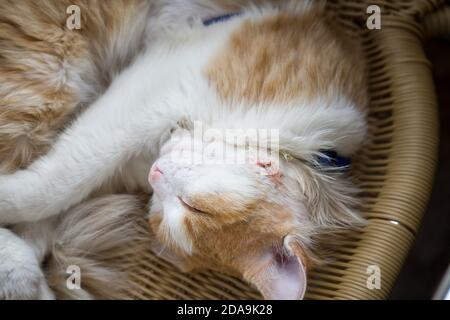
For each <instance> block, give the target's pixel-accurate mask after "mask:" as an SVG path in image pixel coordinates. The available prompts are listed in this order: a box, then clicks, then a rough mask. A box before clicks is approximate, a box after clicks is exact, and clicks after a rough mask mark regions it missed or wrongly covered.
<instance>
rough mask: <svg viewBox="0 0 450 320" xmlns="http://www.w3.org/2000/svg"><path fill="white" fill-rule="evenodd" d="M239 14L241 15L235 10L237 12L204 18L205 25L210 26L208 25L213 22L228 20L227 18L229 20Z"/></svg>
mask: <svg viewBox="0 0 450 320" xmlns="http://www.w3.org/2000/svg"><path fill="white" fill-rule="evenodd" d="M238 15H240V13H237V12H235V13H227V14H224V15H221V16H217V17H212V18H209V19H206V20H203V25H204V26H205V27H208V26H210V25H212V24H216V23H219V22H224V21H227V20H229V19H231V18H233V17H235V16H238Z"/></svg>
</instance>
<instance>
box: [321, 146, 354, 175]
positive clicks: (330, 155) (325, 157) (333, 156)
mask: <svg viewBox="0 0 450 320" xmlns="http://www.w3.org/2000/svg"><path fill="white" fill-rule="evenodd" d="M317 161H318V162H319V164H320V165H321V166H324V167H335V168H341V169H342V171H345V170H347V169H349V167H350V164H351V163H352V159H351V158H348V157H343V156H340V155H338V153H337V152H336V151H334V150H323V151H321V156H319V157H318V159H317Z"/></svg>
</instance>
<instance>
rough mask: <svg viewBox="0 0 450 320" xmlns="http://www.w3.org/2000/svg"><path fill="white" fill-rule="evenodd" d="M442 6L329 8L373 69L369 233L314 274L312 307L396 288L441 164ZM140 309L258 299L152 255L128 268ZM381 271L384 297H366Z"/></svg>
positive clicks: (362, 176)
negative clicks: (374, 13) (374, 11)
mask: <svg viewBox="0 0 450 320" xmlns="http://www.w3.org/2000/svg"><path fill="white" fill-rule="evenodd" d="M371 4H376V5H379V6H380V8H381V14H382V16H381V17H382V26H381V30H368V29H367V28H366V27H365V21H366V19H367V16H368V15H367V13H366V9H367V7H368V5H371ZM443 6H444V1H438V0H436V1H420V0H408V1H406V0H402V1H399V0H397V1H347V0H345V1H344V0H342V1H340V0H334V1H329V3H328V10H330V11H332V12H333V13H335V14H337V16H338V19H339V21H340V22H342V24H343V25H344V26H345V27H346V30H347V31H348V32H349V34H350V35H352V36H355V37H358V38H359V39H360V40H361V42H362V43H363V45H364V48H365V51H366V55H367V58H368V62H369V73H370V76H369V83H370V92H371V104H370V115H369V125H370V129H369V131H370V137H369V139H368V141H367V144H366V145H365V147H364V148H363V150H361V152H360V153H359V154H358V156H357V159H355V164H354V167H353V173H354V175H355V177H357V178H358V179H359V180H360V181H361V184H362V187H363V192H362V194H361V197H362V199H363V201H364V206H363V213H364V214H365V216H366V217H367V219H368V220H369V224H368V225H367V226H366V227H364V228H363V229H362V230H361V231H359V232H352V233H350V234H349V235H348V238H346V240H343V241H342V244H341V245H340V246H339V248H340V249H339V251H338V252H336V253H335V254H334V256H333V260H332V261H331V262H330V264H328V265H327V266H325V267H321V268H318V269H317V270H314V271H313V272H312V273H311V274H310V277H309V278H310V279H309V285H308V291H307V294H306V298H308V299H382V298H386V297H387V296H388V294H389V292H390V290H391V288H392V286H393V284H394V282H395V279H396V277H397V275H398V273H399V271H400V268H401V266H402V264H403V262H404V260H405V257H406V255H407V253H408V251H409V248H410V246H411V243H412V241H413V240H414V237H415V234H416V231H417V229H418V227H419V224H420V220H421V217H422V215H423V213H424V211H425V208H426V205H427V201H428V197H429V194H430V191H431V187H432V182H433V175H434V171H435V167H436V161H437V145H438V115H437V106H436V97H435V92H434V86H433V81H432V76H431V65H430V63H429V62H428V60H427V59H426V57H425V54H424V51H423V47H422V40H423V39H424V38H425V37H426V36H431V35H440V34H444V33H446V34H449V30H450V11H449V9H448V8H445V7H443ZM125 260H126V261H124V262H126V265H127V266H128V267H129V268H130V269H129V270H130V271H131V281H132V284H133V287H134V288H133V290H131V291H130V292H128V296H129V297H130V298H132V299H258V298H260V295H259V294H258V293H257V292H256V291H255V290H254V289H253V288H251V287H249V286H248V285H247V284H245V283H243V282H242V281H240V280H238V279H234V278H232V277H229V276H225V275H221V274H217V273H214V272H201V273H195V274H194V273H191V274H189V273H188V274H185V273H181V272H180V271H178V270H177V269H176V268H175V267H174V266H172V265H171V264H170V263H168V262H166V261H164V260H161V259H160V258H157V257H155V256H154V255H153V254H152V253H151V252H150V251H147V249H143V250H137V251H136V252H134V254H133V255H130V256H128V257H127V258H125ZM371 265H376V266H379V268H380V271H381V287H380V288H379V289H369V288H368V287H367V284H366V283H367V279H368V276H369V275H368V273H367V268H368V267H369V266H371Z"/></svg>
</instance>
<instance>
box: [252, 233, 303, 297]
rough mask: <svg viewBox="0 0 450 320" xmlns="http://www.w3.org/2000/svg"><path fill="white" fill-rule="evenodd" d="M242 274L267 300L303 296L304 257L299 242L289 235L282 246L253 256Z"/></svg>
mask: <svg viewBox="0 0 450 320" xmlns="http://www.w3.org/2000/svg"><path fill="white" fill-rule="evenodd" d="M244 276H245V277H246V278H247V279H248V280H249V281H250V282H251V283H253V284H254V285H255V286H256V287H257V288H258V290H259V291H260V292H261V293H262V294H263V296H264V299H268V300H297V299H303V296H304V295H305V290H306V282H307V279H306V259H305V255H304V251H303V249H302V248H301V246H300V244H299V243H298V242H297V241H295V240H293V239H291V238H290V237H289V236H288V237H286V238H285V239H284V244H283V248H279V249H271V252H264V253H261V254H260V255H259V256H257V257H256V258H254V259H252V262H251V264H250V265H248V270H247V272H246V274H244Z"/></svg>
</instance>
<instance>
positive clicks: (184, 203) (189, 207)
mask: <svg viewBox="0 0 450 320" xmlns="http://www.w3.org/2000/svg"><path fill="white" fill-rule="evenodd" d="M178 199H179V200H180V202H181V204H182V205H183V207H185V208H186V209H188V210H189V211H190V212H193V213H199V214H206V215H210V213H209V212H206V211H203V210H200V209H198V208H196V207H195V206H193V205H192V204H189V203H188V202H187V201H185V200H183V198H182V197H178Z"/></svg>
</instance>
